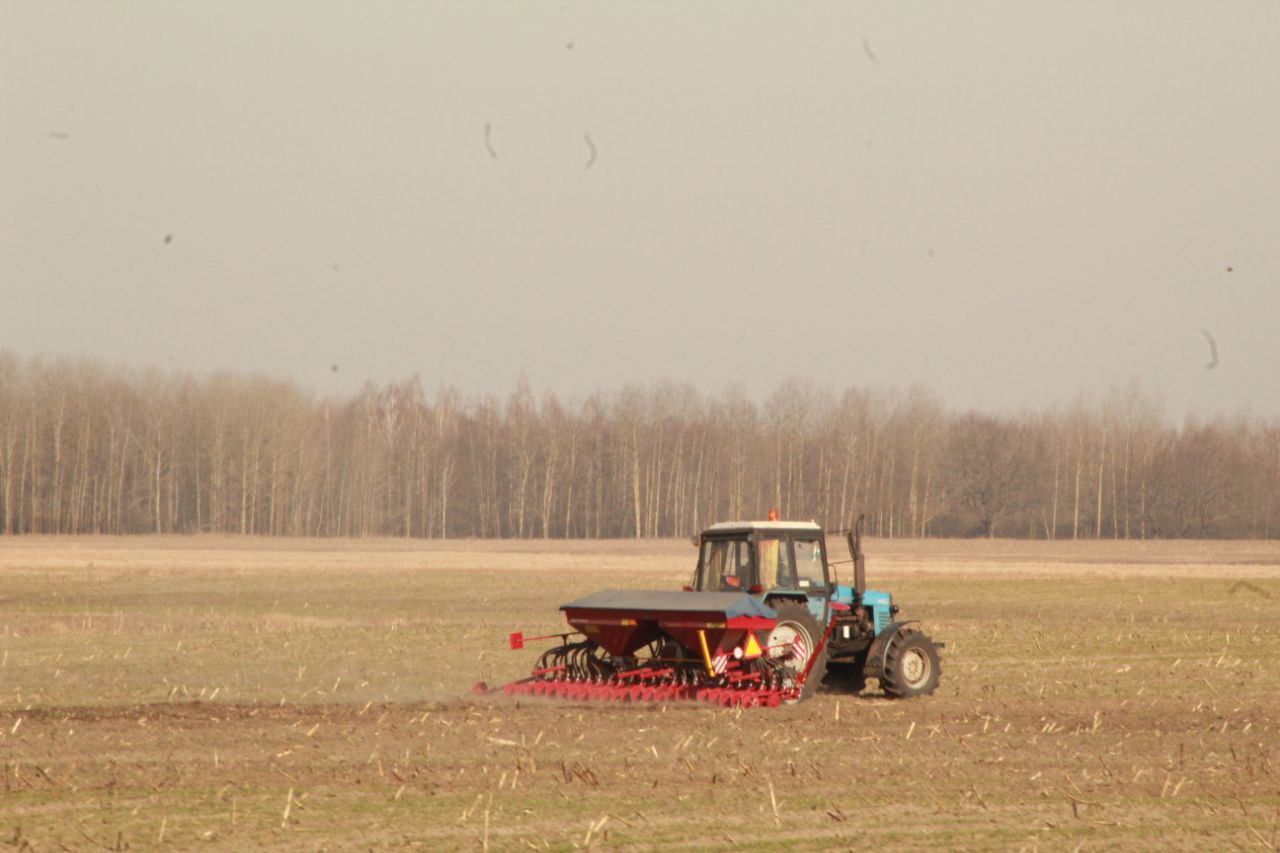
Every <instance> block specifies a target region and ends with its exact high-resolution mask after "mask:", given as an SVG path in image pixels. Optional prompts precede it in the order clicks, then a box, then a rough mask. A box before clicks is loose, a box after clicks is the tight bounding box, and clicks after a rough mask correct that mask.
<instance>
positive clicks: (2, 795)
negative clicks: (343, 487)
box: [0, 537, 1280, 850]
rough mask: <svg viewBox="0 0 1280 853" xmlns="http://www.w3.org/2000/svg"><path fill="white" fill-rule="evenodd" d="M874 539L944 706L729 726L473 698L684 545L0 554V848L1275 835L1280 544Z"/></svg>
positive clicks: (822, 843) (1188, 841) (1015, 842)
mask: <svg viewBox="0 0 1280 853" xmlns="http://www.w3.org/2000/svg"><path fill="white" fill-rule="evenodd" d="M866 550H867V553H868V564H869V565H868V574H869V578H870V581H871V586H873V587H875V588H880V589H885V590H888V591H890V592H892V593H893V595H894V598H895V601H897V602H899V603H900V604H901V605H902V607H903V615H904V616H909V617H914V618H919V619H921V620H922V621H923V622H924V624H925V627H926V630H927V631H928V632H929V633H930V634H932V635H933V636H934V637H936V638H937V639H940V640H945V641H946V642H947V643H948V646H947V649H946V651H945V653H944V658H943V668H944V675H943V683H942V686H941V688H940V689H939V691H938V692H937V694H935V695H934V696H932V697H928V698H925V699H919V700H912V701H907V702H892V701H888V700H885V699H883V698H880V697H879V695H878V693H877V692H876V691H875V689H874V687H875V686H874V683H873V685H872V688H871V690H869V691H868V692H867V693H866V694H864V695H862V696H852V695H848V694H839V693H830V692H824V693H819V694H818V695H817V696H816V697H815V698H814V699H812V700H810V701H808V702H805V703H802V704H800V705H796V706H792V707H787V708H782V709H776V710H762V709H756V710H740V709H739V710H724V709H718V708H712V707H710V706H705V705H701V704H695V703H688V704H671V705H644V706H629V705H627V706H611V705H595V704H569V703H561V702H551V701H545V702H544V701H528V700H525V701H521V702H515V701H509V700H505V699H501V698H493V697H478V696H475V695H473V694H472V693H471V692H470V688H471V685H472V684H473V682H475V681H476V680H477V679H484V680H486V681H488V682H489V683H491V684H501V683H503V682H504V681H507V680H511V679H514V678H517V677H520V676H522V675H524V674H525V673H526V672H527V670H528V668H529V667H530V666H531V665H532V662H533V659H534V657H536V654H537V652H536V650H534V649H526V650H524V651H522V652H512V651H510V650H508V649H507V648H506V643H505V638H506V634H507V633H508V632H509V631H512V630H517V629H523V630H525V631H526V632H528V633H531V634H532V633H542V632H546V631H551V630H556V629H558V628H559V627H560V625H561V622H560V618H559V613H558V611H557V607H558V605H559V604H561V603H563V602H564V601H566V600H569V599H571V598H573V597H575V596H577V595H580V594H583V593H587V592H591V591H594V590H597V589H602V588H608V587H632V588H646V589H663V588H667V589H670V588H678V587H679V585H680V584H682V583H684V582H686V581H687V579H688V577H689V575H690V573H691V569H692V560H693V558H694V550H693V549H692V548H691V547H690V546H689V544H688V543H687V542H670V541H668V542H647V543H637V542H568V543H565V542H551V543H528V542H520V543H515V542H447V543H422V542H405V541H399V540H362V541H331V540H319V541H317V540H266V539H252V538H219V537H145V538H109V539H108V538H39V537H31V538H18V539H3V540H0V762H2V763H3V768H2V769H3V774H2V775H3V778H4V782H3V786H2V787H0V844H3V843H11V844H12V845H13V847H14V848H24V846H25V847H26V848H27V849H35V850H50V849H54V850H56V849H62V848H66V849H75V850H79V849H102V848H106V849H125V848H126V847H127V848H128V849H134V850H137V849H149V848H153V847H160V846H164V847H175V848H191V847H196V846H200V847H209V848H227V849H231V848H245V847H280V848H290V849H317V850H318V849H350V848H370V847H372V848H384V847H396V846H406V847H425V848H436V849H438V848H445V849H484V848H486V847H487V848H489V849H493V850H519V849H539V850H541V849H572V848H574V847H617V848H634V849H650V848H672V847H675V848H690V849H710V848H725V849H752V848H759V849H774V848H781V847H788V846H789V847H794V848H835V849H843V848H853V847H862V846H865V845H868V844H874V845H878V846H881V847H888V848H890V849H908V848H910V849H918V848H921V847H935V848H948V849H1019V848H1025V849H1037V848H1044V849H1067V850H1075V849H1078V848H1081V847H1083V849H1124V848H1132V849H1151V848H1156V847H1158V848H1163V849H1174V850H1181V849H1188V850H1189V849H1199V848H1203V847H1209V846H1214V847H1241V848H1244V849H1255V850H1256V849H1275V848H1276V845H1277V843H1278V842H1280V833H1278V832H1277V830H1278V829H1280V666H1278V664H1280V544H1275V543H1255V542H1225V543H1184V542H1161V543H1136V542H1124V543H1109V542H1079V543H1043V542H1040V543H1036V542H1013V541H995V542H985V541H980V542H969V541H966V542H956V541H928V542H904V541H882V540H871V541H869V542H868V543H867V545H866Z"/></svg>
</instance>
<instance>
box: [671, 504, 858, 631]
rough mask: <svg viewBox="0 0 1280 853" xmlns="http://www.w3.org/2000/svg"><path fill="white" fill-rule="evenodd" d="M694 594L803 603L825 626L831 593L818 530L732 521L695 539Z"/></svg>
mask: <svg viewBox="0 0 1280 853" xmlns="http://www.w3.org/2000/svg"><path fill="white" fill-rule="evenodd" d="M698 541H699V546H700V547H699V553H698V568H697V571H696V573H695V575H694V583H693V589H696V590H698V591H700V592H745V593H749V594H750V595H752V596H753V597H755V598H758V599H760V600H762V601H765V602H768V601H770V600H774V599H790V600H795V601H798V602H801V603H803V604H805V605H806V606H807V607H808V609H809V611H810V612H811V613H813V616H814V618H815V619H816V620H818V622H819V623H821V624H824V625H825V624H826V622H827V619H828V615H829V606H830V602H831V600H832V594H833V593H835V592H836V590H835V589H833V588H832V587H831V579H830V574H829V571H828V568H827V546H826V538H825V536H824V535H823V532H822V528H821V527H819V526H818V525H817V524H814V523H812V522H799V521H731V522H725V523H722V524H716V525H713V526H712V527H709V528H707V530H705V531H704V532H703V533H702V535H701V536H700V537H698Z"/></svg>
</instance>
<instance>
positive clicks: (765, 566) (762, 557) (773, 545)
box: [756, 539, 796, 589]
mask: <svg viewBox="0 0 1280 853" xmlns="http://www.w3.org/2000/svg"><path fill="white" fill-rule="evenodd" d="M756 563H757V565H759V566H760V585H761V586H763V587H764V588H765V589H795V588H796V567H795V564H793V563H792V562H791V550H790V549H789V548H787V540H785V539H760V540H757V541H756Z"/></svg>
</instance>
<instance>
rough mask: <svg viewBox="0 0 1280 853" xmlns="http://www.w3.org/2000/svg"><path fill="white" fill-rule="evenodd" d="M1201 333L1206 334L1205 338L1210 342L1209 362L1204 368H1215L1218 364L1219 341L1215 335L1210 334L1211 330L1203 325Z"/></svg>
mask: <svg viewBox="0 0 1280 853" xmlns="http://www.w3.org/2000/svg"><path fill="white" fill-rule="evenodd" d="M1200 334H1202V335H1204V339H1205V340H1206V341H1208V342H1209V363H1208V364H1206V365H1205V366H1204V369H1205V370H1213V369H1214V368H1215V367H1217V366H1218V342H1217V341H1215V340H1214V339H1213V335H1211V334H1209V330H1208V329H1206V328H1204V327H1203V326H1202V327H1201V328H1200Z"/></svg>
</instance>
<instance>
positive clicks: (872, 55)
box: [862, 36, 880, 67]
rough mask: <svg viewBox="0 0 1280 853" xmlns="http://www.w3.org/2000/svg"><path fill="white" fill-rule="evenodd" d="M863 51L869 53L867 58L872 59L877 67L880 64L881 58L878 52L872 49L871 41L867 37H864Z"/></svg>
mask: <svg viewBox="0 0 1280 853" xmlns="http://www.w3.org/2000/svg"><path fill="white" fill-rule="evenodd" d="M862 52H863V53H865V54H866V55H867V59H870V60H871V64H872V65H875V66H876V67H879V66H880V58H879V57H878V56H876V52H875V51H874V50H872V49H871V42H869V41H867V37H866V36H863V37H862Z"/></svg>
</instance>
